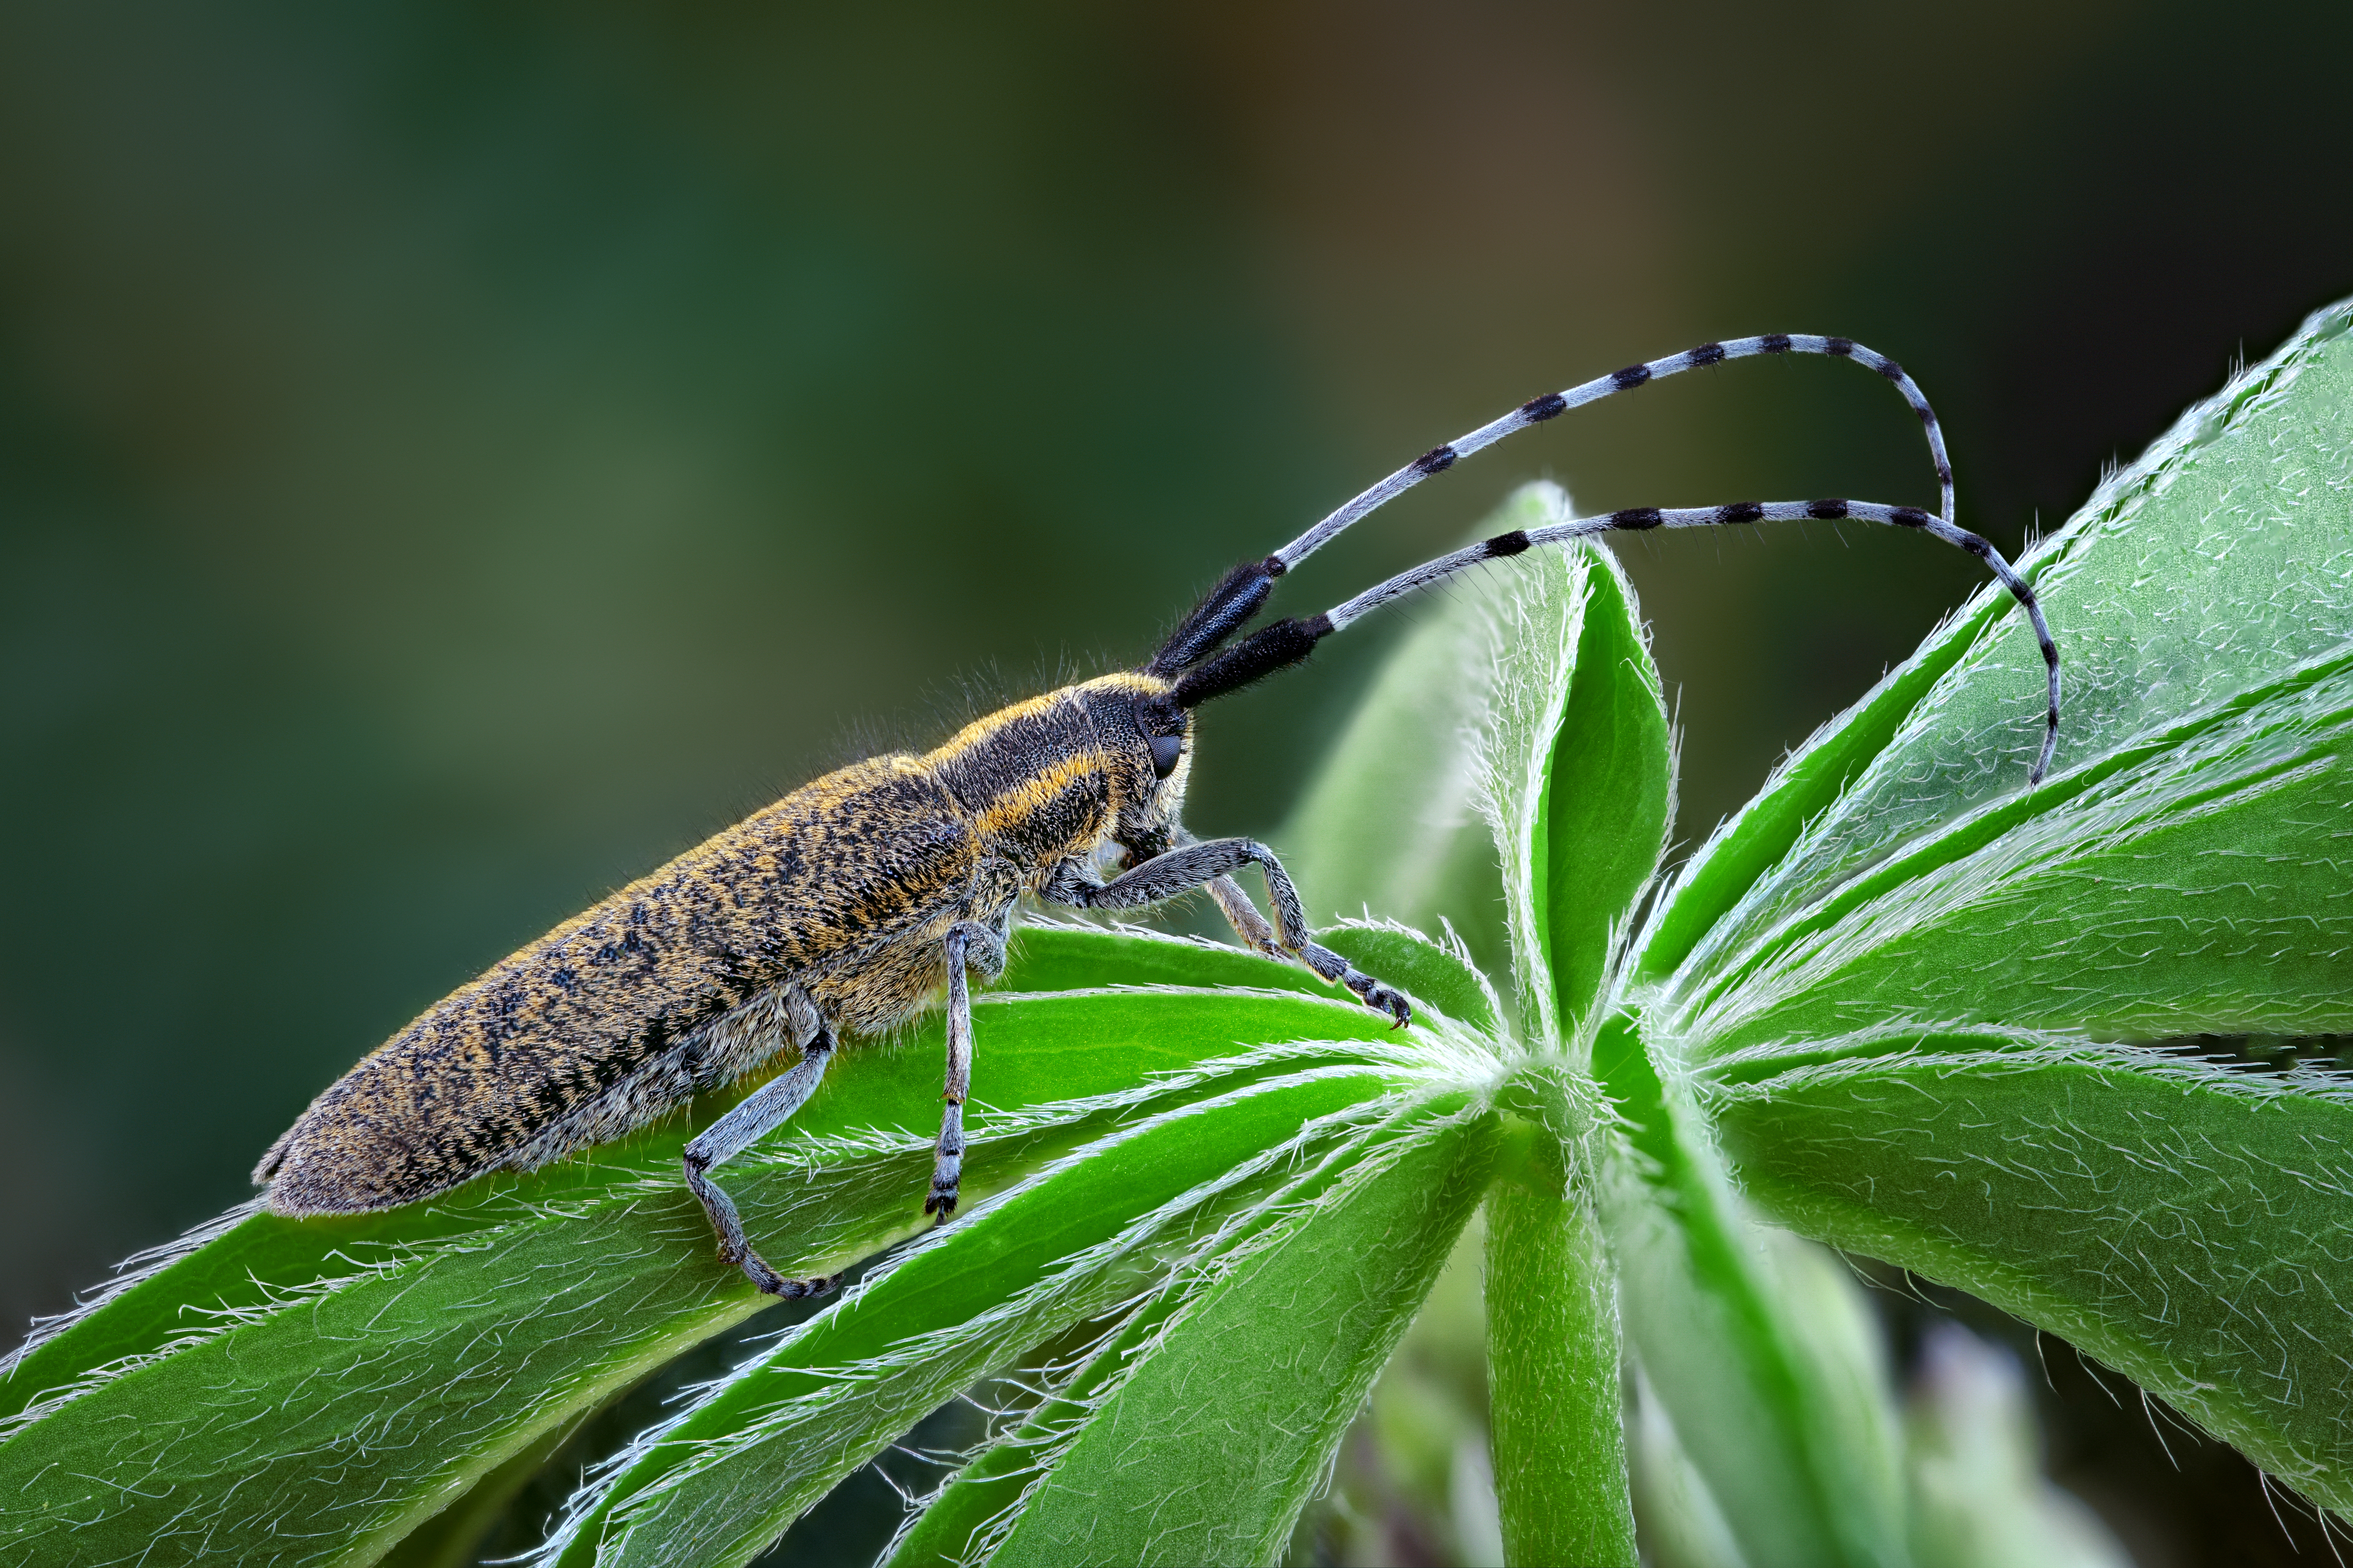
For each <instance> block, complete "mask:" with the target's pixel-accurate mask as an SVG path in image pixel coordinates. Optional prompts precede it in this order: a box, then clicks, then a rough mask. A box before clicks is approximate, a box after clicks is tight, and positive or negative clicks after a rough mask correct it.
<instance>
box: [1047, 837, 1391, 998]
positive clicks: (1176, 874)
mask: <svg viewBox="0 0 2353 1568" xmlns="http://www.w3.org/2000/svg"><path fill="white" fill-rule="evenodd" d="M1244 866H1256V867H1257V868H1259V870H1260V871H1261V872H1262V873H1263V874H1264V875H1265V877H1266V895H1267V901H1268V902H1269V903H1271V904H1272V905H1273V906H1274V924H1273V925H1272V926H1271V927H1270V926H1269V925H1268V924H1267V922H1266V918H1265V917H1264V916H1262V915H1261V914H1260V913H1259V912H1258V910H1257V909H1256V908H1254V907H1253V906H1252V905H1251V903H1250V897H1249V895H1248V894H1246V893H1244V892H1243V891H1242V890H1241V889H1240V887H1239V886H1238V885H1237V884H1236V883H1235V882H1234V879H1233V878H1232V877H1231V876H1230V875H1229V873H1231V872H1233V871H1235V870H1238V869H1240V868H1241V867H1244ZM1202 888H1206V889H1208V893H1209V896H1210V897H1211V898H1213V899H1215V900H1217V901H1218V907H1219V909H1221V910H1224V911H1225V914H1226V919H1227V920H1228V921H1229V922H1231V924H1232V925H1233V928H1234V934H1236V935H1237V936H1239V937H1240V938H1241V939H1242V941H1243V942H1247V943H1248V944H1249V945H1250V946H1251V947H1253V948H1256V949H1257V950H1258V951H1259V952H1263V953H1267V954H1269V955H1270V956H1275V955H1282V956H1288V957H1292V958H1296V959H1298V960H1299V961H1300V962H1301V963H1304V964H1306V965H1307V967H1308V968H1310V969H1312V970H1314V972H1315V973H1317V974H1319V975H1321V976H1323V977H1324V979H1325V980H1328V981H1330V982H1331V983H1332V984H1335V985H1345V986H1346V987H1347V988H1348V989H1349V990H1350V991H1351V992H1353V993H1355V994H1356V999H1357V1000H1358V1001H1360V1002H1362V1003H1364V1005H1366V1006H1367V1007H1370V1008H1373V1009H1374V1010H1375V1011H1377V1012H1380V1013H1385V1014H1387V1015H1388V1017H1389V1019H1390V1021H1391V1022H1392V1023H1393V1024H1395V1025H1396V1026H1398V1027H1399V1028H1403V1027H1404V1026H1406V1025H1407V1024H1409V1023H1411V1022H1412V1021H1413V1007H1412V1005H1411V1004H1409V1002H1407V1001H1406V999H1405V997H1404V995H1403V994H1401V993H1399V992H1398V991H1397V990H1396V989H1395V988H1394V987H1391V986H1388V985H1384V984H1381V983H1380V982H1379V981H1377V980H1376V979H1374V978H1373V977H1372V976H1371V975H1369V974H1366V973H1364V971H1362V970H1360V969H1357V968H1355V967H1354V966H1352V965H1351V964H1350V963H1348V961H1347V960H1346V959H1345V958H1343V957H1341V956H1340V955H1339V954H1338V953H1336V952H1333V951H1332V950H1331V949H1330V948H1328V947H1322V946H1319V945H1317V944H1316V943H1314V942H1310V941H1308V940H1307V917H1306V914H1305V912H1304V910H1303V909H1302V907H1301V905H1300V902H1299V889H1296V888H1294V887H1293V886H1292V883H1291V876H1290V873H1288V872H1286V871H1285V870H1283V868H1282V862H1281V861H1280V860H1277V859H1276V858H1274V851H1272V850H1271V849H1269V848H1268V847H1266V846H1265V845H1263V844H1261V843H1259V842H1258V841H1257V840H1255V839H1251V838H1212V839H1208V840H1207V841H1206V842H1204V841H1200V840H1196V841H1194V842H1191V843H1188V844H1184V845H1181V846H1179V847H1176V848H1175V849H1171V850H1169V851H1168V852H1167V853H1166V854H1165V855H1155V856H1154V857H1153V858H1151V859H1149V860H1146V861H1145V862H1144V864H1142V865H1140V866H1138V867H1136V868H1134V869H1133V870H1129V871H1124V872H1122V873H1121V874H1120V875H1118V876H1116V877H1114V878H1113V879H1111V880H1110V881H1108V882H1098V881H1096V880H1094V879H1092V878H1091V877H1090V876H1088V875H1087V873H1086V871H1085V870H1084V869H1083V868H1081V867H1080V866H1079V865H1078V864H1077V863H1076V862H1071V863H1067V864H1065V865H1064V866H1063V867H1062V868H1060V870H1059V871H1057V872H1056V873H1055V875H1054V877H1053V878H1052V879H1050V881H1048V882H1047V884H1046V885H1045V886H1044V887H1043V888H1041V889H1039V897H1040V898H1042V899H1046V900H1050V901H1052V902H1054V903H1058V904H1069V905H1071V906H1074V907H1076V908H1079V909H1091V910H1106V909H1112V910H1116V909H1134V908H1135V907H1137V906H1139V905H1143V904H1156V903H1158V902H1160V901H1161V900H1164V899H1173V898H1176V896H1177V895H1178V894H1180V893H1189V892H1192V891H1194V890H1195V889H1202Z"/></svg>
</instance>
